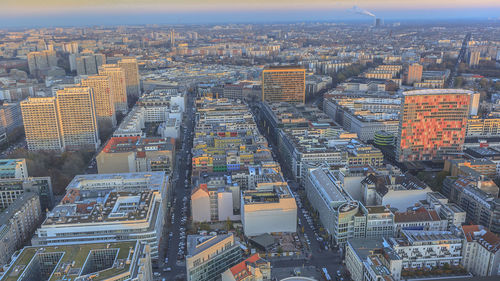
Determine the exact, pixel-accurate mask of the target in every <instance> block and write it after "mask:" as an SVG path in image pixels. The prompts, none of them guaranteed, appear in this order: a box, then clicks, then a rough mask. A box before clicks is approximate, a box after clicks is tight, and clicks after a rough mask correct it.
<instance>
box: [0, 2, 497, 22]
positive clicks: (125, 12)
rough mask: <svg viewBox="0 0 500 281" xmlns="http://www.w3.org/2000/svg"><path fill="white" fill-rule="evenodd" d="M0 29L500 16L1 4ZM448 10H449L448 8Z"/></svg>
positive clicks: (463, 5)
mask: <svg viewBox="0 0 500 281" xmlns="http://www.w3.org/2000/svg"><path fill="white" fill-rule="evenodd" d="M2 2H3V3H2V6H3V7H2V9H1V10H0V16H1V18H0V27H17V26H56V25H62V26H71V25H94V24H153V23H158V24H176V23H179V24H188V23H195V24H196V23H227V22H236V23H247V22H248V23H256V22H290V21H346V20H366V21H370V20H371V18H370V17H369V16H366V15H360V14H356V13H355V12H352V11H351V12H349V10H351V9H352V7H353V5H356V6H358V7H360V8H361V9H366V10H369V11H370V12H372V13H374V14H375V15H376V16H377V17H381V18H384V19H385V20H415V19H444V20H445V19H458V18H465V19H488V18H499V17H500V2H499V1H495V0H479V1H467V0H456V1H451V0H446V1H431V0H422V1H419V2H414V1H396V0H388V1H377V0H375V1H373V0H359V1H347V0H311V1H307V3H306V2H304V1H300V0H288V1H286V0H269V1H265V0H255V1H252V3H251V4H250V3H248V2H244V1H236V2H235V1H230V0H207V1H202V0H187V1H182V3H179V1H175V0H143V1H140V2H139V3H138V1H133V0H102V1H97V0H87V1H77V0H47V1H43V2H40V1H35V0H3V1H2ZM450 7H452V8H450Z"/></svg>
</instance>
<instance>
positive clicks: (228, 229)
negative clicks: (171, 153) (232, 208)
mask: <svg viewBox="0 0 500 281" xmlns="http://www.w3.org/2000/svg"><path fill="white" fill-rule="evenodd" d="M232 229H234V226H233V222H232V221H231V220H230V219H229V217H227V220H226V231H230V230H232Z"/></svg>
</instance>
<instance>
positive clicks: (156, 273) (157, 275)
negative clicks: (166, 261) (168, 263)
mask: <svg viewBox="0 0 500 281" xmlns="http://www.w3.org/2000/svg"><path fill="white" fill-rule="evenodd" d="M153 275H154V276H155V277H160V276H161V274H160V273H159V272H153Z"/></svg>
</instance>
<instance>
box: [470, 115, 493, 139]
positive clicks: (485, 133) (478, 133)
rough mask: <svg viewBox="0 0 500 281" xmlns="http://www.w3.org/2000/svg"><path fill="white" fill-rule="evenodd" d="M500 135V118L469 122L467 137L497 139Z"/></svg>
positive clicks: (475, 118)
mask: <svg viewBox="0 0 500 281" xmlns="http://www.w3.org/2000/svg"><path fill="white" fill-rule="evenodd" d="M499 135H500V118H477V117H473V118H470V119H469V120H467V133H466V136H467V137H496V136H499Z"/></svg>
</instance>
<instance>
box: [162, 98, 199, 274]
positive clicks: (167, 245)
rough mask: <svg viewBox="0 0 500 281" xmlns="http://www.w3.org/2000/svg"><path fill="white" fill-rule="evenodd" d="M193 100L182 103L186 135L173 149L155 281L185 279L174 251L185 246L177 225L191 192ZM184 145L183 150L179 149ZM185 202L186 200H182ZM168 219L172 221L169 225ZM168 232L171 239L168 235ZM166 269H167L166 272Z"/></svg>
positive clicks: (180, 223)
mask: <svg viewBox="0 0 500 281" xmlns="http://www.w3.org/2000/svg"><path fill="white" fill-rule="evenodd" d="M192 107H193V99H192V98H191V97H190V96H189V95H188V99H187V103H186V116H187V117H186V119H185V120H184V122H183V126H184V127H186V128H187V134H183V136H182V141H181V142H179V144H178V145H179V146H180V147H179V149H177V154H176V162H175V163H176V166H175V167H174V170H173V173H172V177H173V178H172V181H171V188H172V193H171V194H172V198H171V199H170V203H171V206H172V207H171V208H170V210H171V212H170V213H167V214H166V216H165V229H164V232H163V239H162V240H161V241H160V259H159V260H158V269H154V271H158V272H160V274H161V277H160V278H157V279H159V280H162V278H165V280H176V279H179V280H184V279H185V264H184V262H183V260H184V259H182V262H181V261H180V260H179V261H178V259H177V258H178V251H179V245H180V244H181V242H184V243H185V242H186V241H185V239H181V230H180V228H181V225H182V222H181V220H182V209H183V207H184V206H186V209H185V210H186V215H187V217H188V218H189V210H190V208H189V197H190V194H189V191H190V190H191V189H190V188H189V189H186V188H185V181H186V179H187V180H188V182H189V178H188V176H187V174H186V171H188V170H190V160H189V159H190V157H188V152H186V151H190V150H191V146H192V132H193V120H194V112H193V109H192ZM183 144H184V148H182V145H183ZM184 198H186V199H184ZM172 216H173V218H174V220H173V221H172ZM170 232H172V236H170V235H169V233H170ZM165 258H168V263H165ZM167 269H169V270H168V271H167Z"/></svg>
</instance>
